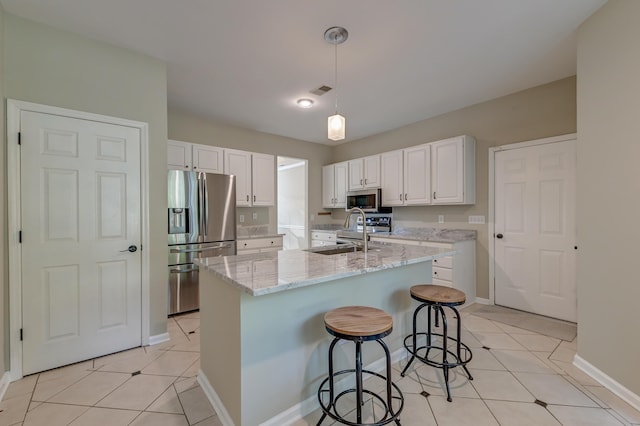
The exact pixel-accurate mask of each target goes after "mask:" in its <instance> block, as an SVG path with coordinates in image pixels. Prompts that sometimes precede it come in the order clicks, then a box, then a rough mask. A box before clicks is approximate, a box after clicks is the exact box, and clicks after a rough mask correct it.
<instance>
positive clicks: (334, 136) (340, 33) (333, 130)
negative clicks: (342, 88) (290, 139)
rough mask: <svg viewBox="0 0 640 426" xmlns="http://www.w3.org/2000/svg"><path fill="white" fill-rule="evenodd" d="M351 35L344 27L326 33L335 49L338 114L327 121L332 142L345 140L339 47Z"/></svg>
mask: <svg viewBox="0 0 640 426" xmlns="http://www.w3.org/2000/svg"><path fill="white" fill-rule="evenodd" d="M348 37H349V33H348V32H347V30H346V29H344V28H342V27H331V28H329V29H328V30H327V31H325V32H324V39H325V40H326V41H327V43H331V44H333V45H334V47H335V78H336V84H335V88H334V89H335V92H336V113H335V114H334V115H332V116H331V117H329V118H328V119H327V137H328V138H329V139H331V140H332V141H341V140H342V139H344V138H345V133H346V127H347V120H346V119H345V118H344V117H343V116H342V115H340V114H338V45H339V44H341V43H344V42H345V41H347V38H348Z"/></svg>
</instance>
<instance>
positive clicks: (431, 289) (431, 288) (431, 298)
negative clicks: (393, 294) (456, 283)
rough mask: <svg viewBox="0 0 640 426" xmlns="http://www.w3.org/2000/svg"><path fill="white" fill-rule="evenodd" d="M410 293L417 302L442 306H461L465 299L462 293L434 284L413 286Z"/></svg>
mask: <svg viewBox="0 0 640 426" xmlns="http://www.w3.org/2000/svg"><path fill="white" fill-rule="evenodd" d="M410 292H411V296H412V297H413V298H414V299H417V300H419V301H422V302H431V303H440V304H443V305H461V304H463V303H464V302H465V300H466V299H467V296H466V295H465V294H464V292H462V291H460V290H457V289H455V288H451V287H445V286H441V285H434V284H419V285H414V286H412V287H411V289H410Z"/></svg>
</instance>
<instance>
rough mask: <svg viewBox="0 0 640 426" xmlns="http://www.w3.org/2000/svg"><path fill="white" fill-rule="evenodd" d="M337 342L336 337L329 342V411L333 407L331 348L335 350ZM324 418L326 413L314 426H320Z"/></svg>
mask: <svg viewBox="0 0 640 426" xmlns="http://www.w3.org/2000/svg"><path fill="white" fill-rule="evenodd" d="M339 340H340V339H339V338H338V337H336V338H334V339H333V341H332V342H331V345H329V405H328V406H327V407H328V408H329V409H330V408H331V407H332V406H333V390H334V389H333V348H335V346H336V343H338V341H339ZM319 394H320V391H319V392H318V396H319ZM325 417H327V413H325V412H323V413H322V417H320V420H318V423H316V426H320V425H321V424H322V422H323V420H324V419H325Z"/></svg>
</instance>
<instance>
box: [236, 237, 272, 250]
mask: <svg viewBox="0 0 640 426" xmlns="http://www.w3.org/2000/svg"><path fill="white" fill-rule="evenodd" d="M266 247H282V237H274V238H251V239H247V240H239V241H238V251H244V250H252V249H261V248H266Z"/></svg>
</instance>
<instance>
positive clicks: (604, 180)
mask: <svg viewBox="0 0 640 426" xmlns="http://www.w3.org/2000/svg"><path fill="white" fill-rule="evenodd" d="M638 17H640V2H638V1H635V0H609V2H608V3H607V4H605V5H604V6H603V7H602V8H601V9H600V10H598V12H596V13H595V14H594V15H593V16H592V17H591V18H589V20H587V21H586V22H585V23H584V24H583V25H582V27H580V29H579V32H578V139H579V143H578V169H577V209H576V211H577V226H578V247H579V250H578V259H577V261H578V262H577V272H578V274H577V278H578V355H579V356H580V357H581V358H582V359H584V360H586V361H587V362H588V363H590V364H591V365H592V366H595V367H596V368H598V369H599V370H601V371H602V372H604V373H605V374H606V375H608V376H609V377H611V378H612V379H614V380H616V381H617V382H618V383H620V384H622V385H623V386H625V387H626V388H627V389H629V390H630V391H632V392H633V393H635V395H636V397H635V398H636V407H637V406H638V404H639V402H638V395H640V373H638V360H639V359H640V339H638V331H637V330H638V329H637V328H636V327H637V326H638V324H639V323H640V321H639V319H640V315H638V301H640V279H639V278H638V270H637V269H636V264H637V262H638V241H639V240H640V226H638V218H640V183H639V182H640V168H638V159H639V158H640V141H639V140H638V135H639V134H640V120H639V118H640V48H639V47H638V46H639V45H638V40H640V25H638Z"/></svg>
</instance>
